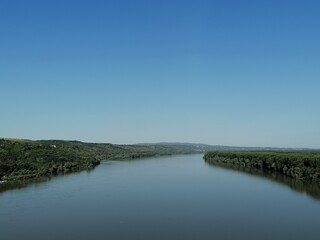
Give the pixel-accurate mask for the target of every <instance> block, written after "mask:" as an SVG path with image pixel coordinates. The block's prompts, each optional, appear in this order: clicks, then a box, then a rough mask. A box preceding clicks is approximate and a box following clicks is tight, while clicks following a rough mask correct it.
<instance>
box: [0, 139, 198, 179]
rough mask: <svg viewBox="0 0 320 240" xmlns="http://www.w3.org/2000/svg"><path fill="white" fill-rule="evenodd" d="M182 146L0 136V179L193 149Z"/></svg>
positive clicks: (92, 166)
mask: <svg viewBox="0 0 320 240" xmlns="http://www.w3.org/2000/svg"><path fill="white" fill-rule="evenodd" d="M196 152H197V150H196V149H193V148H190V147H186V146H175V145H171V146H163V145H148V146H144V145H115V144H109V143H84V142H80V141H62V140H41V141H31V140H22V139H0V181H17V180H22V179H32V178H38V177H43V176H51V175H59V174H64V173H71V172H79V171H82V170H90V169H92V168H94V167H95V166H97V165H98V164H100V161H101V160H104V159H113V160H123V159H136V158H143V157H150V156H156V155H173V154H189V153H196Z"/></svg>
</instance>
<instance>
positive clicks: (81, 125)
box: [0, 0, 320, 148]
mask: <svg viewBox="0 0 320 240" xmlns="http://www.w3.org/2000/svg"><path fill="white" fill-rule="evenodd" d="M319 12H320V2H319V1H312V0H309V1H302V0H300V1H295V0H290V1H289V0H288V1H283V0H282V1H281V0H278V1H253V0H252V1H248V0H243V1H236V0H234V1H231V0H229V1H228V0H227V1H222V0H221V1H201V0H200V1H129V0H128V1H121V0H117V1H66V0H64V1H59V0H58V1H57V0H56V1H33V0H30V1H18V0H10V1H9V0H3V1H1V2H0V109H1V115H0V136H1V137H16V138H29V139H77V140H82V141H90V142H111V143H125V144H128V143H138V142H160V141H181V142H201V143H208V144H219V145H238V146H276V147H313V148H320V125H319V123H320V108H319V104H320V94H319V90H320V66H319V65H320V44H319V43H320V31H319V28H320V15H319Z"/></svg>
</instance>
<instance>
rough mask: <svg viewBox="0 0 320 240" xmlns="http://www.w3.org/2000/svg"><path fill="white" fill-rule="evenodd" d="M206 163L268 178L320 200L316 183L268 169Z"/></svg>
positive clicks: (319, 192) (318, 187) (319, 187)
mask: <svg viewBox="0 0 320 240" xmlns="http://www.w3.org/2000/svg"><path fill="white" fill-rule="evenodd" d="M206 163H207V164H209V165H211V166H215V167H222V168H224V169H230V170H234V171H239V172H245V173H247V174H250V175H254V176H259V177H263V178H267V179H269V180H271V181H274V182H277V183H281V184H285V185H287V186H289V187H290V188H291V189H292V190H294V191H297V192H304V193H306V194H308V195H309V196H311V197H313V198H315V199H318V200H320V186H319V185H318V184H315V183H310V182H303V181H301V180H299V179H294V178H290V177H288V176H285V175H282V174H279V173H277V172H274V171H269V170H267V169H258V168H250V167H243V166H240V165H233V164H227V163H222V162H219V163H208V162H206Z"/></svg>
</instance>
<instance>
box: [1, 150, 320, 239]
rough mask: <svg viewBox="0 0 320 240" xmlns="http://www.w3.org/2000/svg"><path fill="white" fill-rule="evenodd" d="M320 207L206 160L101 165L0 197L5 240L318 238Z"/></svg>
mask: <svg viewBox="0 0 320 240" xmlns="http://www.w3.org/2000/svg"><path fill="white" fill-rule="evenodd" d="M319 226H320V201H319V200H316V199H314V198H311V197H309V196H308V195H306V194H305V193H301V192H300V193H299V192H296V191H294V190H292V189H290V188H289V187H287V186H286V185H283V184H279V183H277V182H274V181H269V180H267V179H265V178H261V177H257V176H253V175H248V174H245V173H241V172H237V171H232V170H226V169H223V168H219V167H214V166H211V165H208V164H206V163H205V162H204V161H203V160H202V155H188V156H173V157H159V158H149V159H143V160H135V161H126V162H116V161H105V162H102V164H101V165H100V166H98V167H97V168H96V169H95V170H93V171H91V172H81V173H77V174H71V175H67V176H62V177H56V178H52V179H51V180H50V181H47V182H43V183H39V184H33V185H30V186H28V187H26V188H22V189H16V190H9V191H5V192H2V193H0V239H1V240H7V239H8V240H9V239H10V240H14V239H41V240H43V239H112V240H116V239H139V240H142V239H148V240H149V239H150V240H151V239H152V240H153V239H165V240H167V239H175V240H178V239H184V240H185V239H199V240H200V239H201V240H204V239H319Z"/></svg>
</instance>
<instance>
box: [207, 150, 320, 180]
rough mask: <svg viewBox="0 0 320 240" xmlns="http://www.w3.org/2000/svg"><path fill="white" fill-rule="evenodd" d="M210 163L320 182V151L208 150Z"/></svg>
mask: <svg viewBox="0 0 320 240" xmlns="http://www.w3.org/2000/svg"><path fill="white" fill-rule="evenodd" d="M203 158H204V160H205V161H206V162H208V163H211V164H215V165H218V166H222V167H227V168H233V169H234V168H236V169H237V170H242V171H248V170H249V171H250V169H260V170H266V171H269V172H277V173H279V174H282V175H285V176H288V177H291V178H293V179H297V180H300V181H304V182H312V183H316V184H320V152H245V151H244V152H220V151H216V152H208V153H206V154H205V155H204V157H203Z"/></svg>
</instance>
